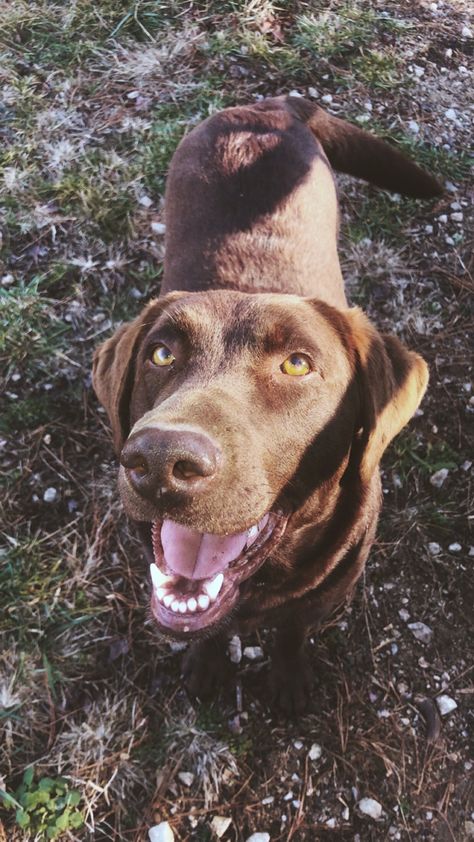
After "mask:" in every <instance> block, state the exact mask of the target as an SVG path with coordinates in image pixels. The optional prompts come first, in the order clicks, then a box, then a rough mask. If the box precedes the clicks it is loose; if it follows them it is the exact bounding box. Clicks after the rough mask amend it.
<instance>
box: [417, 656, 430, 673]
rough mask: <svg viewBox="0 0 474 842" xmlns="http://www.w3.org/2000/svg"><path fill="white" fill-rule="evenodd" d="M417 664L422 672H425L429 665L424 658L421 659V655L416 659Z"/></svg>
mask: <svg viewBox="0 0 474 842" xmlns="http://www.w3.org/2000/svg"><path fill="white" fill-rule="evenodd" d="M418 664H419V665H420V667H421V669H422V670H427V669H428V667H429V663H428V661H427V660H426V658H424V657H423V655H422V656H421V658H418Z"/></svg>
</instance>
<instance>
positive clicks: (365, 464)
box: [346, 307, 429, 481]
mask: <svg viewBox="0 0 474 842" xmlns="http://www.w3.org/2000/svg"><path fill="white" fill-rule="evenodd" d="M346 316H347V317H348V319H349V322H350V324H351V328H352V337H353V342H354V350H355V352H356V358H357V379H358V387H359V395H360V410H361V414H360V421H361V425H360V426H361V429H360V430H359V432H358V442H357V446H356V447H357V449H358V450H359V458H360V462H359V471H360V475H361V477H362V479H363V480H364V481H368V480H370V478H371V477H372V475H373V473H374V471H375V470H376V469H377V466H378V464H379V462H380V459H381V458H382V454H383V452H384V450H385V448H386V447H387V446H388V445H389V444H390V442H391V441H392V439H393V438H394V437H395V436H396V435H397V434H398V433H399V432H400V430H401V429H402V428H403V427H404V426H405V424H407V423H408V421H409V420H410V418H411V417H412V416H413V415H414V413H415V412H416V410H417V408H418V406H419V404H420V402H421V399H422V397H423V395H424V393H425V390H426V387H427V385H428V376H429V375H428V366H427V365H426V363H425V361H424V359H423V358H422V357H420V356H419V354H415V353H414V352H413V351H409V350H408V349H407V348H405V346H404V345H403V344H402V343H401V342H400V340H399V339H397V338H396V337H395V336H391V335H389V334H381V333H379V332H378V331H377V330H376V329H375V328H374V327H373V325H371V324H370V322H369V320H368V319H367V318H366V317H365V316H364V314H363V313H362V312H361V310H359V308H358V307H354V308H353V309H351V310H348V311H346Z"/></svg>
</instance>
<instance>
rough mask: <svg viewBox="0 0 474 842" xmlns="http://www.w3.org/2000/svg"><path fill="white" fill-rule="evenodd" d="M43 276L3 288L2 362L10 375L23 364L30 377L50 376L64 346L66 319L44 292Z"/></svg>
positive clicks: (0, 306)
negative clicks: (55, 358) (57, 312)
mask: <svg viewBox="0 0 474 842" xmlns="http://www.w3.org/2000/svg"><path fill="white" fill-rule="evenodd" d="M41 285H42V279H41V278H37V277H36V278H33V279H32V280H31V281H30V282H29V283H26V284H20V285H18V286H13V287H10V288H3V289H0V363H1V364H2V367H3V374H4V376H6V377H7V378H8V377H9V376H10V374H11V373H12V372H13V371H15V370H17V369H18V368H20V369H21V370H22V372H23V373H24V374H25V375H26V376H27V377H28V378H30V379H31V378H35V380H36V381H37V380H38V378H39V377H42V376H48V375H49V374H50V373H51V371H52V370H54V367H55V360H54V353H55V351H58V350H60V349H61V348H62V347H63V346H64V341H65V337H66V334H67V333H68V332H69V331H70V327H69V325H68V324H67V323H65V322H64V321H62V320H61V319H60V318H58V317H57V316H56V313H55V311H54V307H53V302H52V301H51V300H50V299H48V298H47V297H46V296H44V295H43V293H42V290H41Z"/></svg>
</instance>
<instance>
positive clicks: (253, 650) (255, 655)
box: [244, 646, 263, 661]
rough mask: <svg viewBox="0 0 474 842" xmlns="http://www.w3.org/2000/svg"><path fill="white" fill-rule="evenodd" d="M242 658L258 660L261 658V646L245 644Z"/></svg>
mask: <svg viewBox="0 0 474 842" xmlns="http://www.w3.org/2000/svg"><path fill="white" fill-rule="evenodd" d="M244 658H248V660H249V661H259V660H260V659H261V658H263V650H262V648H261V646H246V647H245V649H244Z"/></svg>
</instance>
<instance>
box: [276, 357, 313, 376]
mask: <svg viewBox="0 0 474 842" xmlns="http://www.w3.org/2000/svg"><path fill="white" fill-rule="evenodd" d="M280 368H281V370H282V372H283V374H289V375H290V377H303V376H304V375H305V374H309V372H310V371H311V363H310V361H309V358H308V357H306V356H305V354H291V356H289V357H287V358H286V360H285V361H284V362H282V364H281V366H280Z"/></svg>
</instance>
